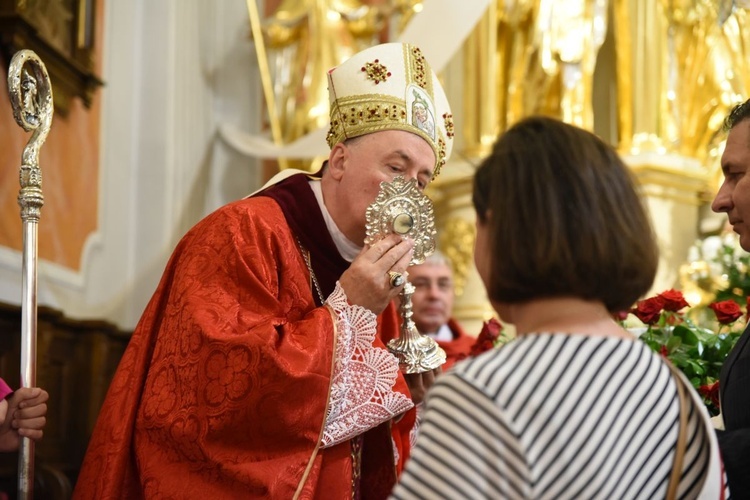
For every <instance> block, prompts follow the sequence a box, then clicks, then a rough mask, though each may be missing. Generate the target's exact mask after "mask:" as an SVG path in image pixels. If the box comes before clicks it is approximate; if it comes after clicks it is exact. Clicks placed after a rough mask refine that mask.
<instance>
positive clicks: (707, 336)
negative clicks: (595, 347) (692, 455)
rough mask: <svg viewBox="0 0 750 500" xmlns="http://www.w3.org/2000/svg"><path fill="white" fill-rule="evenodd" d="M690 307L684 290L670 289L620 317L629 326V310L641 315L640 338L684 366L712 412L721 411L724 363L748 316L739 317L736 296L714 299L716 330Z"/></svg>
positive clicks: (680, 366) (739, 311)
mask: <svg viewBox="0 0 750 500" xmlns="http://www.w3.org/2000/svg"><path fill="white" fill-rule="evenodd" d="M689 307H690V304H688V302H687V301H686V300H685V297H684V296H683V295H682V292H679V291H677V290H667V291H665V292H662V293H660V294H658V295H656V296H654V297H650V298H648V299H645V300H641V301H639V302H637V303H636V305H635V307H634V308H633V309H631V310H630V311H628V312H626V313H624V314H623V315H621V316H620V318H619V319H620V320H621V321H622V322H623V325H624V326H625V319H626V318H627V316H628V313H631V314H633V315H634V316H635V317H636V318H638V319H639V320H640V321H641V322H642V323H643V324H644V325H645V330H643V332H642V333H641V334H640V337H639V338H640V339H641V340H642V341H644V342H646V344H648V346H649V347H651V349H653V350H654V351H655V352H657V353H659V354H661V355H662V356H664V357H665V358H667V359H669V360H670V361H671V362H672V364H674V365H675V366H676V367H677V368H679V369H680V370H682V372H683V373H684V374H685V375H686V376H687V378H688V380H690V382H691V383H692V384H693V387H695V388H696V389H697V390H698V393H699V394H701V396H703V401H704V403H705V404H706V407H707V408H708V411H709V413H710V414H711V415H717V414H718V413H719V412H720V408H719V374H720V372H721V366H722V364H723V363H724V359H725V358H726V357H727V354H729V351H731V350H732V347H734V344H735V343H736V342H737V339H738V338H739V336H740V335H741V334H742V327H743V326H744V325H743V323H744V322H746V321H747V316H745V321H744V322H743V321H737V320H739V319H740V318H741V317H742V316H743V312H742V310H741V308H740V306H739V305H738V304H737V302H735V301H734V300H732V299H727V300H722V301H718V302H713V303H711V304H709V306H708V307H709V309H711V310H712V311H713V313H714V315H715V323H716V325H715V330H712V329H709V328H705V327H703V326H699V325H698V324H696V323H695V322H694V321H693V320H692V319H690V317H689V316H688V311H686V309H687V308H689ZM631 330H633V329H631Z"/></svg>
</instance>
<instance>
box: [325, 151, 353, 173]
mask: <svg viewBox="0 0 750 500" xmlns="http://www.w3.org/2000/svg"><path fill="white" fill-rule="evenodd" d="M350 158H351V154H350V152H349V149H348V148H347V147H346V145H345V144H344V143H343V142H339V143H338V144H336V145H335V146H333V149H331V153H330V154H329V155H328V169H329V170H330V173H331V177H333V178H334V179H336V180H340V179H341V176H342V175H343V174H344V170H346V162H347V161H349V159H350Z"/></svg>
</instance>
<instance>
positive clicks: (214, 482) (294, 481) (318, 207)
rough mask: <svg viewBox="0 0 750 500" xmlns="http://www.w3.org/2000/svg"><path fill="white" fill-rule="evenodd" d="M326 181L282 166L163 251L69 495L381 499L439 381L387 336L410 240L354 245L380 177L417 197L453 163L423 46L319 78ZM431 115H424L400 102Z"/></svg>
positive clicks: (377, 50)
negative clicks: (404, 364) (161, 266)
mask: <svg viewBox="0 0 750 500" xmlns="http://www.w3.org/2000/svg"><path fill="white" fill-rule="evenodd" d="M328 90H329V97H330V129H329V131H328V135H327V141H328V145H329V146H330V148H331V151H330V154H329V157H328V160H327V162H326V164H325V165H324V167H323V169H322V172H318V173H317V174H315V175H310V174H309V173H307V172H294V171H289V170H285V171H283V172H281V174H280V176H279V177H277V178H276V179H274V180H273V182H272V183H271V184H272V185H270V186H269V187H267V188H266V189H264V190H262V191H261V192H259V193H257V194H255V195H254V196H251V197H248V198H246V199H243V200H240V201H237V202H234V203H230V204H229V205H226V206H224V207H222V208H219V209H218V210H216V211H215V212H213V213H212V214H210V215H208V216H207V217H206V218H204V219H203V220H202V221H200V222H199V223H198V224H197V225H196V226H194V227H193V228H192V229H191V230H190V231H189V232H188V233H187V234H186V235H185V236H184V237H183V239H182V240H181V242H180V243H179V244H178V246H177V248H176V249H175V251H174V253H173V255H172V257H171V259H170V262H169V263H168V264H167V268H166V270H165V272H164V274H163V277H162V280H161V283H160V284H159V287H158V289H157V290H156V292H155V294H154V296H153V298H152V299H151V302H150V303H149V305H148V306H147V308H146V310H145V312H144V314H143V316H142V318H141V320H140V322H139V324H138V326H137V327H136V329H135V331H134V333H133V337H132V339H131V340H130V343H129V345H128V347H127V350H126V352H125V353H124V356H123V358H122V360H121V362H120V365H119V367H118V369H117V372H116V374H115V376H114V378H113V381H112V383H111V385H110V388H109V391H108V394H107V397H106V399H105V402H104V405H103V407H102V410H101V413H100V415H99V418H98V420H97V424H96V427H95V430H94V434H93V436H92V438H91V441H90V443H89V447H88V450H87V452H86V456H85V458H84V462H83V466H82V469H81V473H80V475H79V477H78V480H77V483H76V487H75V491H74V497H75V498H95V499H100V498H143V497H146V498H298V497H302V498H360V497H362V498H364V497H367V498H384V497H386V496H387V495H388V493H389V492H390V491H391V489H392V487H393V485H394V483H395V481H396V479H397V474H398V472H399V471H400V470H401V468H402V465H403V463H404V461H405V460H406V459H407V458H408V456H409V439H408V437H409V434H410V432H411V427H412V426H413V423H414V420H415V410H414V409H413V406H414V404H415V403H419V402H421V400H422V398H423V395H424V393H425V391H426V389H427V388H428V387H430V385H431V384H432V383H433V381H434V378H435V373H433V372H427V373H424V374H411V375H403V374H401V373H400V371H399V368H398V362H397V360H396V358H395V357H394V356H393V355H392V354H390V353H389V352H388V351H387V349H386V348H385V345H384V342H387V341H388V340H390V339H391V338H394V337H396V336H397V335H398V329H399V317H398V313H397V311H396V309H395V307H394V306H393V305H392V303H391V301H392V299H393V298H394V297H395V296H396V295H397V294H398V293H399V292H400V291H401V289H402V287H403V273H405V272H406V267H407V266H408V263H409V262H410V261H411V258H412V254H413V246H414V242H413V241H411V240H408V239H403V238H402V237H401V236H399V235H395V234H391V235H389V236H386V237H385V238H383V239H381V240H380V241H378V242H374V243H373V244H372V245H371V246H368V245H365V244H364V241H365V237H366V211H367V208H368V206H369V205H370V204H371V203H372V202H374V201H375V200H376V198H377V195H378V192H379V190H380V185H381V183H382V182H391V181H392V180H393V179H394V178H396V177H398V176H403V177H404V178H405V179H406V180H407V181H412V180H414V181H415V182H416V183H417V186H418V188H419V189H424V188H425V187H426V186H427V185H428V184H429V182H430V181H431V180H432V179H433V178H434V177H435V176H436V175H437V174H438V171H439V169H440V167H442V166H443V164H444V163H445V162H446V160H447V158H448V156H449V155H450V150H451V147H452V140H453V134H454V131H453V121H452V115H451V113H450V108H449V106H448V102H447V99H446V98H445V93H444V92H443V89H442V87H441V85H440V82H439V80H438V79H437V76H436V75H435V73H434V72H433V71H432V70H431V69H430V66H429V64H428V62H427V61H426V59H425V58H424V56H423V55H422V53H421V51H420V50H419V48H417V47H414V46H412V45H408V44H401V43H389V44H382V45H378V46H375V47H371V48H369V49H365V50H364V51H362V52H360V53H358V54H355V55H354V56H352V57H351V58H350V59H349V60H347V61H345V62H344V63H342V64H341V65H339V66H337V67H336V68H334V69H332V70H330V71H329V72H328ZM415 105H418V106H420V107H422V106H425V105H427V106H428V108H429V109H428V113H427V117H426V120H427V122H429V126H426V124H425V122H424V121H419V122H413V121H412V116H413V113H412V108H413V107H414V106H415Z"/></svg>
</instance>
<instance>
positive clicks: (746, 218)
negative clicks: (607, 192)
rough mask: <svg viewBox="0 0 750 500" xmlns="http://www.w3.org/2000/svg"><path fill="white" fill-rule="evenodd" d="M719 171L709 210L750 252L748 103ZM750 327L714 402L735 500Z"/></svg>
mask: <svg viewBox="0 0 750 500" xmlns="http://www.w3.org/2000/svg"><path fill="white" fill-rule="evenodd" d="M725 129H727V130H728V131H729V135H728V136H727V141H726V146H725V148H724V153H723V154H722V156H721V170H722V172H723V174H724V181H723V182H722V184H721V187H720V188H719V191H718V192H717V193H716V197H715V198H714V201H713V203H712V204H711V209H712V210H713V211H714V212H717V213H726V214H727V217H728V219H729V224H731V226H732V230H734V232H735V233H737V234H738V235H739V241H740V246H741V247H742V248H743V249H744V250H745V251H750V100H748V101H745V102H744V103H742V104H739V105H737V106H735V107H734V109H732V111H731V112H730V113H729V115H728V116H727V118H726V120H725ZM749 380H750V326H749V327H748V328H746V329H745V331H744V332H743V333H742V336H740V338H739V339H738V340H737V343H736V344H735V345H734V348H733V349H732V351H731V352H730V353H729V355H728V356H727V358H726V359H725V360H724V364H723V366H722V368H721V375H720V376H719V401H720V403H721V417H722V420H723V423H724V430H718V431H717V434H718V437H719V446H720V447H721V453H722V456H723V457H724V466H725V467H726V471H727V477H728V479H729V486H730V488H731V489H732V494H733V495H734V498H750V392H748V384H747V382H748V381H749Z"/></svg>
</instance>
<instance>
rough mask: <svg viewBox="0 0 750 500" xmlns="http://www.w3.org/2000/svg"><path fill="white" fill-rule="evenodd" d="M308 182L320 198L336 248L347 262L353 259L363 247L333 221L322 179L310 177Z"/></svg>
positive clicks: (321, 208) (322, 210)
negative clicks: (345, 234)
mask: <svg viewBox="0 0 750 500" xmlns="http://www.w3.org/2000/svg"><path fill="white" fill-rule="evenodd" d="M308 184H310V189H312V192H313V193H314V194H315V199H316V200H318V206H319V207H320V212H321V213H322V214H323V219H324V220H325V221H326V227H327V228H328V232H329V233H330V234H331V238H333V242H334V243H335V244H336V248H337V249H338V251H339V253H340V254H341V256H342V257H343V258H344V260H346V261H347V262H351V261H353V260H354V257H356V256H357V255H358V254H359V252H361V251H362V247H360V246H357V245H355V244H354V243H352V241H351V240H350V239H349V238H347V237H346V236H344V233H342V232H341V230H340V229H339V228H338V226H337V225H336V223H335V222H334V221H333V218H332V217H331V214H330V213H328V209H327V208H326V205H325V203H324V202H323V187H322V186H321V182H320V179H310V180H309V181H308Z"/></svg>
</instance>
